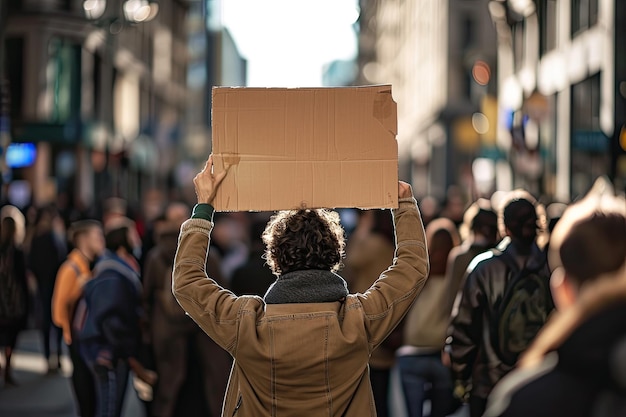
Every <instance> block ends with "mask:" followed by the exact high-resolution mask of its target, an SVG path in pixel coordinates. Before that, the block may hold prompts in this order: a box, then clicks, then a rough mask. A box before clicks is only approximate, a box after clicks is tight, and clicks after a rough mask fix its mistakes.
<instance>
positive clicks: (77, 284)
mask: <svg viewBox="0 0 626 417" xmlns="http://www.w3.org/2000/svg"><path fill="white" fill-rule="evenodd" d="M68 232H69V233H68V234H69V236H68V238H69V241H70V242H71V243H72V246H73V247H74V249H72V251H71V252H70V253H69V254H68V256H67V259H66V260H65V262H63V264H62V265H61V267H60V268H59V272H58V273H57V278H56V283H55V287H54V293H53V296H52V320H53V321H54V323H55V324H56V325H57V326H59V327H60V328H61V329H62V331H63V339H64V341H65V343H66V344H67V346H68V348H69V353H70V359H71V361H72V378H71V382H72V388H73V389H74V399H75V401H76V405H77V406H76V409H77V410H78V413H79V416H80V417H92V416H94V415H95V395H96V392H95V385H94V380H93V376H92V375H91V372H90V371H89V368H87V364H86V363H85V361H84V360H83V358H82V357H81V355H80V346H79V338H78V335H77V334H76V328H75V326H73V322H74V313H75V311H76V306H77V304H78V300H79V299H80V297H81V296H82V294H83V285H84V284H85V283H86V282H87V281H88V280H89V279H91V277H92V273H91V266H92V265H93V263H94V262H95V261H96V259H97V258H98V257H99V256H101V255H102V253H103V252H104V234H103V232H102V225H101V224H100V222H98V221H96V220H79V221H76V222H74V223H72V224H71V225H70V229H69V231H68Z"/></svg>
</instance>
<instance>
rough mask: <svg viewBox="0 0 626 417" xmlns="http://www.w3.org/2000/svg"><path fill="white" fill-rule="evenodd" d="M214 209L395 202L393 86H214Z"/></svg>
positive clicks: (386, 204) (380, 205)
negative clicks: (219, 175)
mask: <svg viewBox="0 0 626 417" xmlns="http://www.w3.org/2000/svg"><path fill="white" fill-rule="evenodd" d="M212 120H213V150H212V152H213V161H214V170H215V172H220V171H222V170H224V169H225V166H226V165H229V166H230V168H229V172H228V174H227V176H226V178H225V179H224V182H223V183H222V185H221V187H220V189H219V190H218V193H217V196H216V199H215V201H214V205H215V209H216V210H217V211H274V210H289V209H298V208H322V207H324V208H340V207H357V208H395V207H397V206H398V145H397V141H396V134H397V112H396V103H395V102H394V101H393V98H392V96H391V86H390V85H378V86H365V87H338V88H329V87H326V88H232V87H215V88H213V107H212Z"/></svg>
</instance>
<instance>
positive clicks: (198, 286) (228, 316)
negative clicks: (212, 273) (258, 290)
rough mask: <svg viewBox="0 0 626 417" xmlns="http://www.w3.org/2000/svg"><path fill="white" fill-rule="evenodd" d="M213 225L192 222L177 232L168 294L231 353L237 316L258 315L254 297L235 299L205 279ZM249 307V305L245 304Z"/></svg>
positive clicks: (260, 307) (260, 309)
mask: <svg viewBox="0 0 626 417" xmlns="http://www.w3.org/2000/svg"><path fill="white" fill-rule="evenodd" d="M212 229H213V223H212V222H211V221H209V220H204V219H199V218H192V219H189V220H187V221H186V222H185V223H183V225H182V226H181V229H180V235H179V237H178V249H177V251H176V257H175V259H174V270H173V274H172V292H173V293H174V296H175V297H176V299H177V300H178V303H179V304H180V305H181V307H182V308H183V310H185V311H186V312H187V314H188V315H189V316H190V317H191V318H192V319H193V320H194V321H195V322H196V323H197V324H198V325H199V326H200V328H202V330H204V332H205V333H206V334H207V335H209V337H211V338H212V339H213V340H214V341H215V342H216V343H217V344H218V345H220V346H221V347H222V348H223V349H225V350H226V351H228V352H231V353H232V349H233V347H234V345H235V341H236V338H237V325H238V321H239V318H240V316H241V314H244V312H243V310H244V308H245V310H246V312H245V314H249V313H250V312H252V313H253V314H262V312H263V301H262V300H261V298H258V297H237V296H236V295H235V294H233V293H232V292H231V291H229V290H227V289H225V288H223V287H221V286H220V285H219V284H218V283H217V282H216V281H215V280H214V279H211V278H210V277H208V276H207V272H206V261H207V256H208V250H209V243H210V233H211V230H212ZM248 303H250V304H248Z"/></svg>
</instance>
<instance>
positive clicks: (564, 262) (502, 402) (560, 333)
mask: <svg viewBox="0 0 626 417" xmlns="http://www.w3.org/2000/svg"><path fill="white" fill-rule="evenodd" d="M549 259H550V265H552V266H553V267H554V271H553V274H552V279H551V284H552V285H551V288H552V292H553V294H554V300H555V302H556V305H557V312H556V313H555V315H554V316H553V317H552V319H551V320H550V321H549V322H548V324H547V325H546V326H545V327H544V329H543V330H542V332H541V333H540V334H539V335H538V337H537V338H536V339H535V342H534V343H533V345H532V346H531V347H530V348H529V349H528V350H527V352H526V353H525V354H524V356H523V357H522V359H521V361H520V366H519V369H518V370H516V371H513V372H511V373H510V374H509V375H507V376H506V377H505V378H504V379H503V380H502V381H501V382H500V383H499V384H498V385H497V386H496V388H495V389H494V390H493V392H492V395H491V396H490V398H489V406H488V408H487V412H486V413H485V416H486V417H496V416H501V417H517V416H524V417H525V416H533V417H544V416H546V417H547V416H568V417H609V416H611V417H613V416H624V415H626V320H625V319H624V318H625V317H626V200H625V199H624V198H623V197H620V198H618V197H616V196H615V195H614V193H613V190H612V187H611V185H610V183H609V182H608V181H607V180H605V179H604V178H600V179H598V180H597V181H596V183H595V184H594V186H593V187H592V189H591V191H590V192H589V193H588V194H587V196H586V197H585V198H583V199H582V200H581V201H579V202H577V203H574V204H573V205H572V206H570V207H569V208H567V209H566V210H565V212H564V214H563V215H562V217H561V218H560V220H559V222H558V223H557V224H556V226H555V228H554V231H553V234H552V236H551V239H550V249H549Z"/></svg>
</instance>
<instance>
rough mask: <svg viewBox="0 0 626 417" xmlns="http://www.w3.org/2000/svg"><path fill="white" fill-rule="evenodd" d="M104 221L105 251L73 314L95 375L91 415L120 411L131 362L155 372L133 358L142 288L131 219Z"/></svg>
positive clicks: (142, 373)
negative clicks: (113, 222)
mask: <svg viewBox="0 0 626 417" xmlns="http://www.w3.org/2000/svg"><path fill="white" fill-rule="evenodd" d="M109 227H110V228H109V230H108V231H107V232H106V234H105V242H106V248H107V249H106V252H105V254H104V255H103V256H102V257H101V258H100V260H98V262H97V263H96V266H95V267H94V271H93V275H94V277H93V278H92V279H91V280H89V281H87V282H86V284H85V286H84V287H83V300H82V302H81V303H79V306H78V307H77V312H76V315H75V317H77V319H76V320H78V321H79V322H80V323H82V325H81V326H80V328H81V330H80V336H79V337H80V349H81V355H82V356H83V358H84V359H85V362H86V363H87V365H88V367H89V369H90V370H91V372H92V373H93V375H94V378H95V383H96V416H97V417H109V416H110V417H116V416H117V417H119V416H120V415H121V412H122V405H123V401H124V394H125V392H126V385H127V381H128V376H129V372H130V369H131V368H132V369H133V371H135V372H136V373H137V376H138V377H139V378H141V379H145V380H146V381H147V382H150V383H153V382H154V379H155V378H156V377H155V375H154V374H152V373H150V372H148V371H146V370H144V369H143V368H142V367H141V366H140V365H139V363H138V361H137V360H136V359H135V358H136V357H137V355H138V353H139V348H140V343H141V327H140V319H141V292H142V290H141V281H140V280H139V271H138V268H137V266H136V265H137V261H136V260H135V259H134V258H133V257H132V253H133V249H134V247H135V245H137V244H140V243H139V238H138V236H137V235H136V231H135V230H134V225H133V224H132V223H131V222H121V221H117V220H116V221H115V224H114V225H111V224H110V225H109ZM82 311H85V313H84V314H83V313H82ZM81 317H82V318H81Z"/></svg>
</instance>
